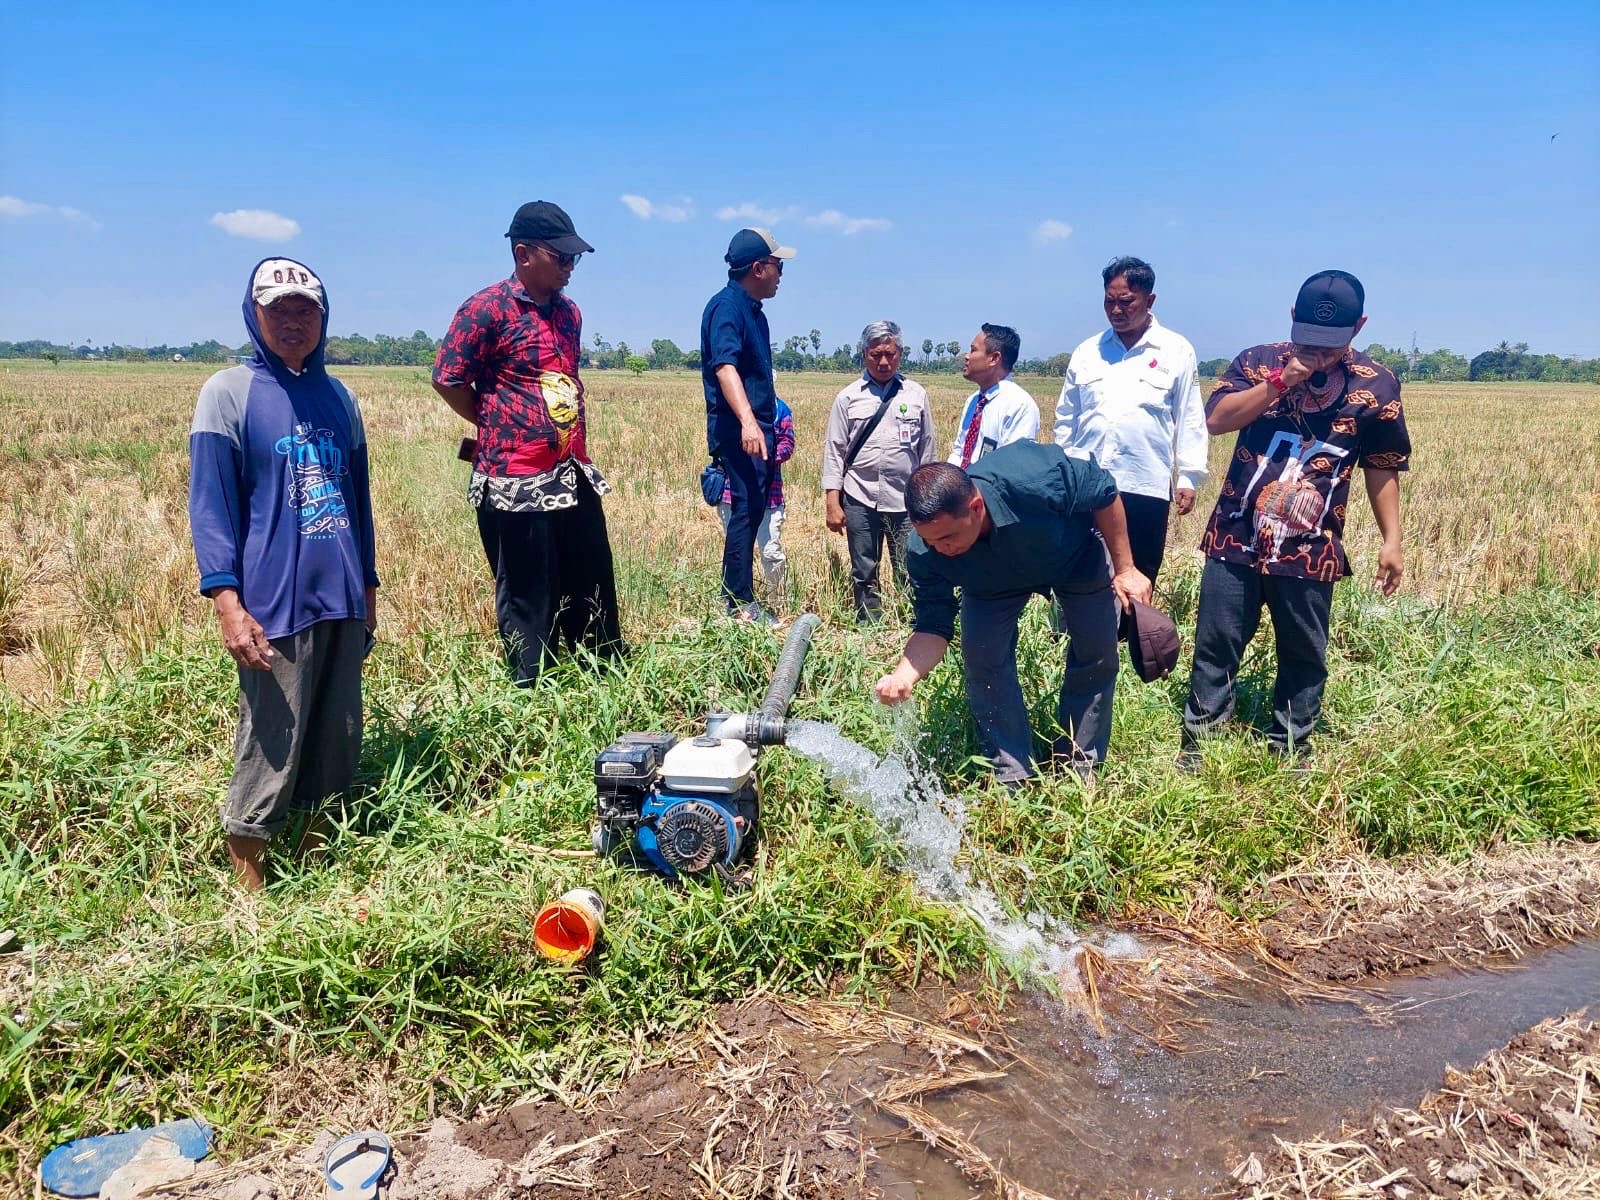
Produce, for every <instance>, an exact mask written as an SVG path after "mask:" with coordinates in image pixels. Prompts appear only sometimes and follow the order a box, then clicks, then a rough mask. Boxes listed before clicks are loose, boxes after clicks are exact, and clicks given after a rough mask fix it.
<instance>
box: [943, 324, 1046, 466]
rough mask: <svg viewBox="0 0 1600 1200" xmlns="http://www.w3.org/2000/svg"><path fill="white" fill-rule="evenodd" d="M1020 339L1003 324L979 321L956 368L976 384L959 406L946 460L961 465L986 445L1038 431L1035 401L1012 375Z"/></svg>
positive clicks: (1032, 435) (997, 444) (1024, 437)
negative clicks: (959, 420)
mask: <svg viewBox="0 0 1600 1200" xmlns="http://www.w3.org/2000/svg"><path fill="white" fill-rule="evenodd" d="M1021 353H1022V339H1021V338H1020V337H1018V336H1017V331H1016V330H1015V329H1011V328H1009V327H1007V326H1005V325H984V326H983V327H982V328H980V329H979V330H978V336H977V337H975V338H973V339H972V346H971V347H970V348H969V349H968V350H967V356H966V358H965V359H963V360H962V367H961V373H962V374H963V375H965V376H966V377H967V379H968V380H969V381H970V382H972V383H974V384H976V385H977V387H978V390H977V391H976V392H974V393H972V395H970V396H968V397H967V402H966V404H964V405H962V407H961V423H960V424H959V425H957V426H956V440H955V444H954V445H952V446H951V447H950V458H949V462H950V463H951V465H952V466H957V467H960V468H961V469H962V470H963V471H965V470H966V469H967V468H968V467H970V466H971V465H972V464H973V463H975V462H977V461H978V460H979V459H980V458H982V457H983V456H984V455H985V454H987V453H989V451H991V450H998V449H999V448H1000V447H1001V446H1009V445H1010V444H1011V443H1012V442H1031V441H1033V440H1034V439H1035V438H1037V437H1038V436H1039V405H1038V403H1037V402H1036V401H1035V400H1034V398H1033V397H1032V396H1030V395H1028V393H1027V392H1025V391H1023V390H1022V388H1021V387H1020V386H1019V385H1018V384H1016V383H1015V382H1013V381H1012V379H1011V369H1012V368H1013V367H1015V366H1016V365H1017V356H1018V355H1020V354H1021Z"/></svg>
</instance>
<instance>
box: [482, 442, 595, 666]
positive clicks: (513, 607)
mask: <svg viewBox="0 0 1600 1200" xmlns="http://www.w3.org/2000/svg"><path fill="white" fill-rule="evenodd" d="M478 536H479V537H480V538H482V539H483V552H484V554H485V556H487V557H488V559H489V568H490V569H491V570H492V571H493V572H494V608H495V614H496V616H497V617H498V618H499V624H500V638H501V641H502V642H503V643H504V645H505V650H506V659H507V661H508V663H509V665H510V668H511V674H512V678H514V679H515V680H516V681H517V684H518V686H520V687H527V686H529V685H530V684H532V683H533V682H534V680H536V679H538V678H539V672H540V670H541V669H542V668H543V667H544V665H545V663H546V661H548V659H549V658H550V657H551V656H552V655H553V654H555V653H556V651H557V650H559V649H560V647H561V646H562V645H563V644H565V645H567V646H570V647H573V648H576V647H578V646H587V647H589V648H590V649H592V650H594V651H595V652H596V653H599V654H603V655H615V654H618V653H620V652H621V650H622V629H621V624H620V622H619V620H618V616H617V584H616V575H615V571H614V568H613V566H612V562H611V543H610V541H609V540H608V538H607V536H606V514H605V510H604V508H603V507H602V506H601V503H600V497H599V496H598V495H596V494H595V491H594V488H593V487H591V486H590V484H589V481H588V479H587V478H585V477H584V476H583V475H582V474H580V475H579V477H578V504H577V507H576V508H563V509H558V510H557V511H555V512H504V511H502V510H500V509H498V508H492V507H490V506H489V505H487V504H486V505H484V506H483V507H481V508H479V509H478Z"/></svg>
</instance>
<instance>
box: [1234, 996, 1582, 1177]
mask: <svg viewBox="0 0 1600 1200" xmlns="http://www.w3.org/2000/svg"><path fill="white" fill-rule="evenodd" d="M1235 1174H1236V1176H1238V1177H1239V1178H1240V1179H1241V1185H1242V1186H1241V1187H1239V1188H1238V1189H1236V1190H1234V1191H1233V1192H1232V1193H1231V1195H1233V1196H1235V1197H1238V1198H1239V1200H1354V1198H1356V1197H1365V1196H1383V1197H1387V1198H1388V1200H1423V1198H1425V1197H1426V1198H1432V1197H1441V1198H1442V1200H1457V1198H1458V1197H1464V1198H1471V1200H1512V1198H1517V1200H1520V1198H1521V1197H1525V1196H1543V1197H1549V1198H1550V1200H1577V1198H1579V1197H1583V1196H1596V1195H1600V1025H1597V1024H1596V1023H1595V1022H1594V1021H1593V1020H1591V1019H1589V1016H1588V1014H1587V1013H1586V1012H1582V1013H1571V1014H1568V1015H1567V1016H1565V1017H1560V1018H1554V1019H1552V1020H1549V1021H1542V1022H1540V1023H1539V1024H1538V1025H1536V1026H1534V1027H1533V1028H1532V1029H1530V1030H1529V1031H1528V1032H1527V1033H1524V1034H1521V1035H1519V1036H1517V1037H1515V1038H1513V1039H1512V1040H1511V1042H1510V1043H1509V1044H1508V1045H1507V1046H1506V1047H1505V1048H1504V1049H1502V1050H1497V1051H1495V1052H1494V1053H1493V1054H1490V1055H1488V1056H1487V1057H1485V1058H1484V1059H1483V1061H1482V1062H1480V1063H1478V1064H1477V1066H1475V1067H1473V1068H1472V1069H1471V1070H1468V1071H1457V1070H1450V1071H1448V1072H1446V1074H1445V1079H1444V1086H1443V1087H1441V1088H1440V1089H1439V1090H1438V1091H1436V1092H1432V1093H1430V1094H1429V1095H1428V1096H1427V1097H1426V1098H1425V1099H1424V1100H1423V1101H1422V1103H1421V1104H1419V1105H1418V1106H1417V1107H1416V1108H1414V1109H1409V1108H1408V1109H1391V1110H1389V1111H1387V1112H1383V1113H1379V1114H1377V1115H1376V1116H1374V1117H1373V1118H1372V1120H1371V1122H1370V1123H1369V1124H1367V1125H1365V1126H1349V1125H1347V1126H1346V1127H1345V1128H1344V1129H1342V1130H1341V1131H1340V1133H1339V1135H1338V1136H1337V1137H1336V1138H1333V1139H1331V1140H1325V1141H1324V1140H1313V1141H1305V1142H1280V1143H1279V1145H1278V1149H1277V1150H1276V1151H1275V1152H1274V1153H1273V1154H1272V1155H1271V1156H1270V1157H1269V1158H1268V1159H1267V1160H1266V1162H1265V1163H1263V1162H1262V1161H1261V1160H1259V1159H1256V1158H1255V1157H1254V1156H1252V1157H1251V1158H1250V1159H1247V1160H1246V1161H1245V1162H1244V1163H1241V1164H1240V1166H1239V1167H1238V1168H1237V1170H1236V1172H1235Z"/></svg>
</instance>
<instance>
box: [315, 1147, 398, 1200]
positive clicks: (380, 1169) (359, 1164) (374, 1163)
mask: <svg viewBox="0 0 1600 1200" xmlns="http://www.w3.org/2000/svg"><path fill="white" fill-rule="evenodd" d="M393 1158H394V1145H393V1144H392V1143H391V1142H390V1141H389V1139H388V1137H387V1136H385V1135H384V1134H381V1133H379V1132H377V1131H376V1130H368V1131H367V1132H365V1133H347V1134H345V1136H344V1137H342V1138H340V1139H339V1140H338V1141H337V1142H335V1143H334V1144H333V1145H331V1146H329V1147H328V1153H327V1156H326V1157H324V1158H323V1160H322V1175H323V1178H324V1179H326V1180H327V1181H328V1196H329V1200H374V1198H375V1197H376V1196H377V1194H378V1181H379V1180H380V1179H382V1178H383V1174H384V1172H385V1171H387V1170H388V1169H389V1163H390V1162H391V1161H392V1160H393Z"/></svg>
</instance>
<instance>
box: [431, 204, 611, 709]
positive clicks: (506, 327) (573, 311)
mask: <svg viewBox="0 0 1600 1200" xmlns="http://www.w3.org/2000/svg"><path fill="white" fill-rule="evenodd" d="M506 237H508V238H510V239H511V256H512V258H513V260H514V261H515V262H516V271H515V273H514V274H513V275H512V276H511V278H509V279H504V280H501V281H500V282H499V283H494V284H490V285H489V286H488V287H486V288H484V289H483V290H482V291H481V292H478V293H477V294H476V295H474V296H472V297H470V298H469V299H468V300H467V301H466V303H464V304H463V305H462V306H461V307H460V308H459V309H458V310H457V311H456V315H455V319H454V320H453V321H452V322H451V323H450V331H449V333H447V334H446V335H445V338H444V345H443V346H441V347H440V349H439V356H438V359H437V361H436V362H435V364H434V368H433V388H434V390H435V391H436V392H438V393H439V395H441V396H443V397H444V401H445V403H446V404H448V405H449V406H450V407H451V408H452V409H453V410H454V411H455V412H456V413H458V414H460V416H461V417H463V418H464V419H466V420H468V421H471V422H472V423H473V424H474V425H476V426H477V429H478V437H477V442H476V450H475V453H474V455H473V459H472V480H471V483H470V484H469V485H468V488H467V500H468V503H470V504H471V505H472V506H473V508H475V509H476V510H477V513H478V535H479V537H480V538H481V539H482V541H483V551H484V554H485V555H487V556H488V559H489V567H490V569H491V570H492V571H493V572H494V597H495V612H496V614H497V616H498V618H499V625H500V636H501V638H502V639H503V641H504V643H505V647H506V655H507V657H508V659H509V660H510V664H511V669H512V673H513V675H514V677H515V678H516V681H517V683H518V684H520V685H522V686H527V685H529V684H531V683H533V681H534V680H535V679H537V678H538V676H539V671H540V669H541V667H542V666H543V665H544V662H545V660H546V658H547V657H548V656H549V655H550V653H552V652H553V651H554V650H555V649H557V647H558V646H559V645H560V644H561V643H563V642H564V643H567V644H569V645H571V646H574V647H576V646H579V645H582V646H588V647H591V648H592V649H594V650H595V651H597V652H598V653H601V654H605V655H614V654H616V653H618V652H619V651H620V650H621V647H622V635H621V630H620V628H619V622H618V617H617V590H616V580H615V575H614V572H613V568H612V561H611V543H610V540H609V539H608V537H607V534H606V518H605V511H604V508H603V507H602V505H601V501H600V497H601V496H603V495H605V493H606V492H608V491H610V487H609V485H608V484H607V483H606V480H605V476H603V475H601V474H600V471H599V468H597V467H596V466H595V465H594V464H593V463H592V462H590V461H589V453H588V445H587V440H586V429H585V424H584V408H583V383H582V382H581V380H580V379H579V377H578V356H579V353H580V352H581V347H582V344H583V316H582V314H581V313H580V312H579V311H578V306H577V305H576V304H574V303H573V302H572V301H571V300H569V299H568V298H567V297H566V296H565V295H564V294H563V291H564V289H565V288H566V286H567V283H568V282H569V281H570V280H571V278H572V269H573V267H575V266H576V265H577V263H578V260H579V259H580V258H582V257H583V255H584V254H586V253H589V252H592V251H593V250H594V247H593V246H591V245H589V243H588V242H586V241H584V240H583V239H582V238H581V237H579V236H578V234H577V231H576V230H575V229H574V228H573V226H572V219H571V218H570V217H568V216H567V214H566V213H565V212H563V211H562V210H561V209H560V208H558V207H557V206H556V205H554V204H551V203H549V202H548V201H544V200H536V201H533V202H531V203H529V204H524V205H523V206H522V207H521V208H519V209H518V210H517V214H516V216H515V217H513V218H512V220H511V228H510V229H509V230H508V231H507V232H506Z"/></svg>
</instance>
